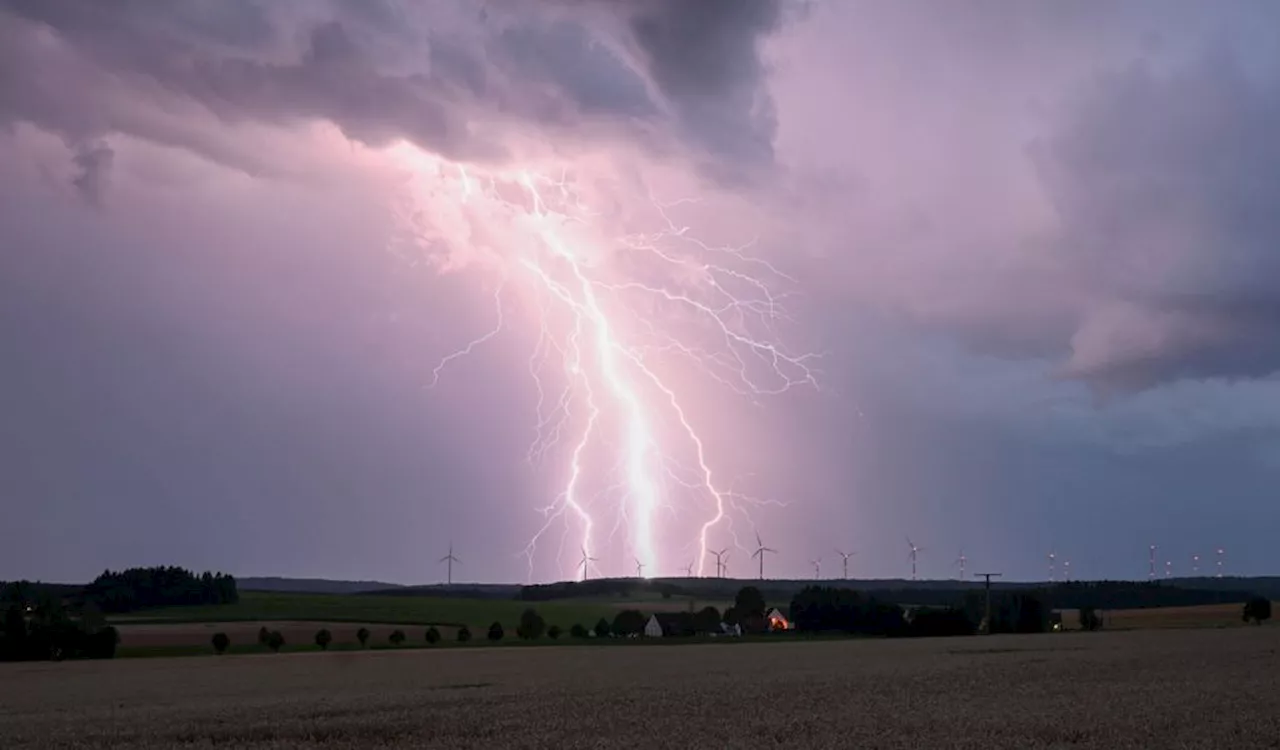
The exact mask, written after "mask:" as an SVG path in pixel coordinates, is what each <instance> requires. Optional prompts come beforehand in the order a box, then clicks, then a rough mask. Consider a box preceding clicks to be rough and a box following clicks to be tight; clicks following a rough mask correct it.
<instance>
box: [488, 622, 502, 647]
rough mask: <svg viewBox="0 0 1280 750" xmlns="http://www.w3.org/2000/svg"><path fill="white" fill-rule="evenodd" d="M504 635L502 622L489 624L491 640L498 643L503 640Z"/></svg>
mask: <svg viewBox="0 0 1280 750" xmlns="http://www.w3.org/2000/svg"><path fill="white" fill-rule="evenodd" d="M503 635H505V633H503V632H502V623H500V622H495V623H493V624H492V625H490V626H489V640H491V641H493V642H494V643H497V642H498V641H500V640H502V636H503Z"/></svg>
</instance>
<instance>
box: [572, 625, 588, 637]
mask: <svg viewBox="0 0 1280 750" xmlns="http://www.w3.org/2000/svg"><path fill="white" fill-rule="evenodd" d="M569 635H571V636H573V637H574V638H586V637H587V629H586V628H584V627H583V626H582V624H581V623H574V625H573V627H571V628H569Z"/></svg>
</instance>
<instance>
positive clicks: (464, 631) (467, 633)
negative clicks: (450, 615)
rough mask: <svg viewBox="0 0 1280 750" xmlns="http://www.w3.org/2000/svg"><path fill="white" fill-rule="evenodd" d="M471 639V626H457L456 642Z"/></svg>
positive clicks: (464, 641)
mask: <svg viewBox="0 0 1280 750" xmlns="http://www.w3.org/2000/svg"><path fill="white" fill-rule="evenodd" d="M469 640H471V628H469V627H467V626H466V625H463V626H462V627H460V628H458V643H466V642H467V641H469Z"/></svg>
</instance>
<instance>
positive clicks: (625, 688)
mask: <svg viewBox="0 0 1280 750" xmlns="http://www.w3.org/2000/svg"><path fill="white" fill-rule="evenodd" d="M1278 649H1280V628H1276V627H1261V628H1237V629H1231V630H1227V629H1221V630H1218V629H1198V630H1180V631H1152V632H1142V633H1136V632H1102V633H1065V634H1059V635H1040V636H995V637H990V638H982V637H976V638H954V639H921V640H912V641H877V640H841V641H828V642H808V643H805V642H798V643H778V644H773V645H756V644H741V645H738V646H735V647H719V646H711V645H705V646H704V645H695V646H686V647H679V648H661V647H660V648H593V647H582V646H566V647H553V648H510V649H505V648H504V649H453V650H444V651H428V650H416V651H403V652H387V651H381V652H343V653H330V654H282V655H279V656H266V657H240V656H225V657H220V658H208V659H135V660H116V661H109V662H66V663H61V664H55V663H35V664H0V706H3V720H0V747H4V748H6V750H9V749H15V750H16V749H18V748H56V747H104V748H169V747H184V748H212V747H240V748H276V749H282V748H309V747H325V748H362V749H363V748H375V747H377V748H398V747H406V748H407V747H424V748H485V749H490V748H548V747H555V748H564V749H571V748H600V747H626V746H632V747H645V748H654V749H660V748H669V747H670V748H686V747H786V748H800V747H803V748H837V747H839V748H844V747H884V748H921V747H951V748H975V749H976V748H984V749H985V748H991V747H1016V748H1065V747H1077V746H1089V747H1106V748H1109V749H1116V748H1153V747H1160V748H1172V747H1177V748H1200V747H1203V748H1219V747H1231V748H1235V749H1237V750H1238V749H1239V748H1251V747H1276V746H1277V742H1280V692H1278V691H1276V690H1275V684H1276V666H1277V663H1278V662H1277V651H1278Z"/></svg>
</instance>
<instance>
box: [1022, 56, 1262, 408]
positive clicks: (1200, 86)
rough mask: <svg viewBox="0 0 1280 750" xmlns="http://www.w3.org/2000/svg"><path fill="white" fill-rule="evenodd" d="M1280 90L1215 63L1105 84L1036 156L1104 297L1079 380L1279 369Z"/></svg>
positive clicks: (1089, 279) (1087, 321)
mask: <svg viewBox="0 0 1280 750" xmlns="http://www.w3.org/2000/svg"><path fill="white" fill-rule="evenodd" d="M1277 132H1280V82H1278V81H1277V79H1275V78H1257V79H1256V78H1253V77H1251V76H1250V75H1248V74H1247V73H1246V72H1245V71H1244V70H1243V68H1242V66H1241V64H1240V63H1239V62H1237V60H1236V59H1235V58H1233V57H1231V56H1229V55H1225V54H1216V55H1213V56H1209V57H1205V58H1203V59H1201V60H1200V61H1199V62H1198V63H1197V64H1195V65H1193V66H1190V67H1187V68H1183V69H1181V70H1179V71H1176V72H1173V73H1160V72H1156V71H1154V70H1152V69H1150V68H1149V67H1147V66H1143V65H1135V66H1134V67H1132V68H1130V69H1127V70H1124V71H1121V72H1118V73H1115V74H1111V75H1108V76H1105V77H1103V78H1102V79H1100V80H1099V81H1098V82H1097V83H1096V85H1094V86H1093V87H1092V88H1091V90H1090V91H1089V93H1088V95H1087V96H1086V97H1084V99H1083V101H1082V102H1081V103H1080V105H1079V106H1078V108H1077V109H1075V110H1074V114H1073V115H1072V116H1070V117H1069V118H1068V119H1067V120H1066V121H1065V122H1064V124H1063V125H1062V126H1061V128H1060V129H1059V130H1058V131H1057V132H1056V133H1055V134H1054V135H1053V136H1052V137H1050V138H1048V139H1046V140H1045V141H1044V142H1042V143H1039V144H1037V145H1036V147H1035V149H1034V151H1033V154H1034V162H1035V164H1036V166H1037V169H1038V173H1039V175H1040V178H1041V181H1042V184H1043V186H1044V187H1045V189H1046V191H1047V193H1048V194H1049V196H1050V198H1051V200H1052V203H1053V206H1054V207H1055V209H1056V211H1057V212H1058V215H1059V219H1060V221H1061V226H1062V230H1061V231H1062V233H1061V236H1060V237H1059V238H1058V239H1057V243H1058V245H1059V247H1058V252H1059V253H1060V254H1061V255H1062V257H1064V258H1067V259H1068V260H1069V265H1068V268H1069V269H1070V273H1072V274H1075V275H1076V276H1077V281H1078V283H1079V284H1080V285H1081V287H1082V292H1083V293H1084V294H1086V295H1088V296H1090V297H1091V298H1092V299H1093V302H1092V303H1091V304H1090V305H1089V306H1088V307H1087V308H1086V309H1085V310H1084V312H1083V315H1082V320H1081V321H1080V323H1079V327H1078V328H1077V330H1076V331H1075V333H1074V335H1073V337H1072V340H1071V349H1072V354H1071V357H1070V360H1069V362H1068V363H1067V365H1066V368H1065V372H1066V374H1068V375H1070V376H1072V377H1076V378H1080V379H1083V380H1085V381H1088V382H1090V383H1091V384H1093V385H1096V386H1099V387H1101V388H1103V389H1122V390H1124V389H1136V388H1145V387H1149V386H1151V385H1154V384H1157V383H1161V382H1166V381H1170V380H1175V379H1178V378H1186V377H1192V378H1201V377H1212V376H1226V377H1250V376H1260V375H1266V374H1269V373H1272V372H1275V371H1276V370H1277V369H1280V339H1278V338H1277V336H1276V332H1277V331H1280V212H1277V211H1276V206H1278V205H1280V141H1278V140H1277V139H1276V137H1275V134H1276V133H1277Z"/></svg>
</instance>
